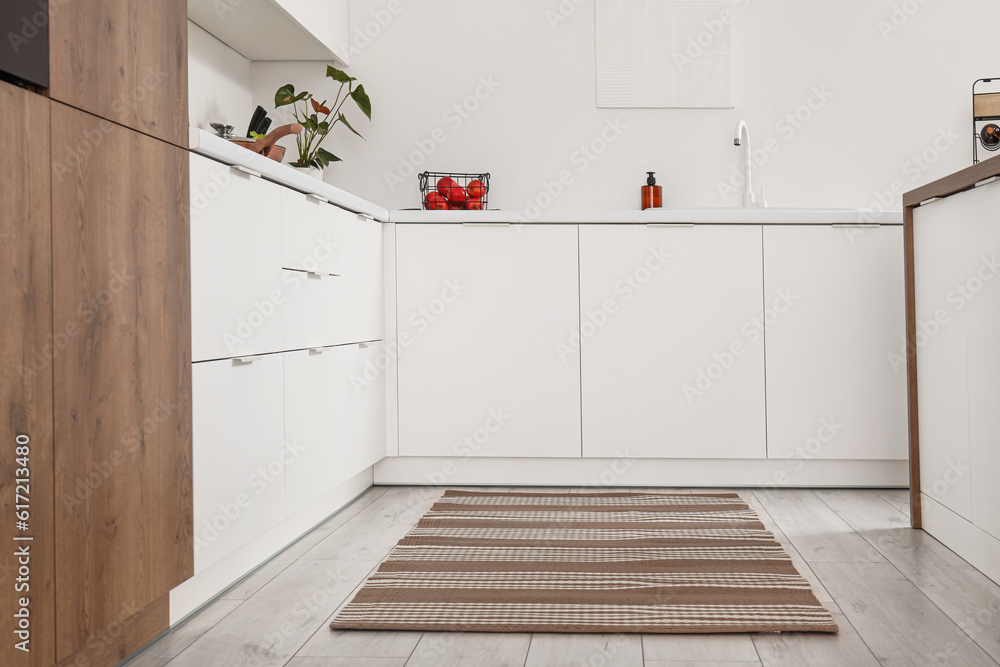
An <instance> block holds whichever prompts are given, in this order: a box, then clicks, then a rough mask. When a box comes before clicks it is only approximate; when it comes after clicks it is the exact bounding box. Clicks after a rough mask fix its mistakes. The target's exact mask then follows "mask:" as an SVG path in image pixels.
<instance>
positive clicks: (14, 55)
mask: <svg viewBox="0 0 1000 667" xmlns="http://www.w3.org/2000/svg"><path fill="white" fill-rule="evenodd" d="M48 11H49V10H48V5H47V4H46V3H44V2H39V1H38V0H3V1H2V2H0V35H2V39H3V45H2V46H0V80H4V81H11V82H13V83H17V84H23V83H28V84H33V85H35V86H40V87H42V88H48V87H49V14H48Z"/></svg>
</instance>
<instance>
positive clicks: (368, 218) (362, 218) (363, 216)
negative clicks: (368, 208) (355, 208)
mask: <svg viewBox="0 0 1000 667" xmlns="http://www.w3.org/2000/svg"><path fill="white" fill-rule="evenodd" d="M358 220H360V221H361V222H375V218H374V216H371V215H368V214H367V213H358Z"/></svg>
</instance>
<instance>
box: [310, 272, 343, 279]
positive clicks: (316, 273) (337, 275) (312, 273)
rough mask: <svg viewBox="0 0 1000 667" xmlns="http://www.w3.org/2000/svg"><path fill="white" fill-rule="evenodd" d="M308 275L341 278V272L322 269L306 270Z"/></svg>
mask: <svg viewBox="0 0 1000 667" xmlns="http://www.w3.org/2000/svg"><path fill="white" fill-rule="evenodd" d="M306 275H308V276H314V277H316V278H339V277H340V274H339V273H324V272H322V271H306Z"/></svg>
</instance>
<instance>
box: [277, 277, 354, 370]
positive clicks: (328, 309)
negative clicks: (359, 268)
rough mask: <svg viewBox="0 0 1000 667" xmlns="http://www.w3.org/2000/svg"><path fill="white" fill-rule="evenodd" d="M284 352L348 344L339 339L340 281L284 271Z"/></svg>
mask: <svg viewBox="0 0 1000 667" xmlns="http://www.w3.org/2000/svg"><path fill="white" fill-rule="evenodd" d="M283 280H284V284H285V295H286V298H285V303H284V321H283V326H284V346H283V347H284V349H286V350H301V349H303V348H307V347H325V346H327V345H337V344H338V343H346V342H351V341H347V340H345V339H344V336H343V335H342V331H341V330H342V329H343V326H344V325H343V321H344V320H345V319H346V318H347V316H348V315H347V313H346V312H344V310H343V308H342V304H343V302H344V301H345V300H346V298H345V294H344V293H345V287H344V278H343V277H342V276H332V275H329V274H315V273H307V272H305V271H284V272H283Z"/></svg>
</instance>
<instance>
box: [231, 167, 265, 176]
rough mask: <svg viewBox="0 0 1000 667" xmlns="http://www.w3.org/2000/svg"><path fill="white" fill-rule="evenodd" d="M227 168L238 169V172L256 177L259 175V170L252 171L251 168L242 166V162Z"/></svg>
mask: <svg viewBox="0 0 1000 667" xmlns="http://www.w3.org/2000/svg"><path fill="white" fill-rule="evenodd" d="M229 168H230V169H232V170H233V171H238V172H240V173H243V174H246V175H247V176H256V177H257V178H260V177H261V175H260V172H259V171H254V170H253V169H250V168H248V167H244V166H243V165H242V164H234V165H232V166H231V167H229Z"/></svg>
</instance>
